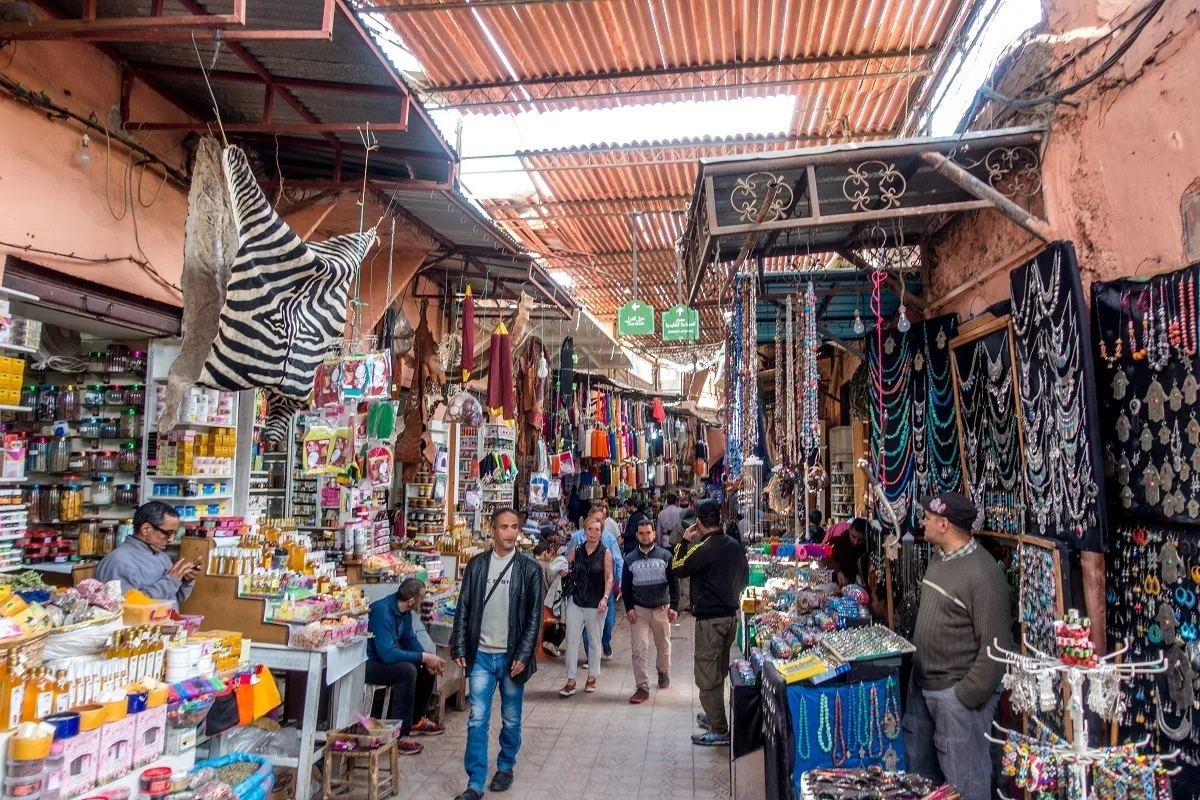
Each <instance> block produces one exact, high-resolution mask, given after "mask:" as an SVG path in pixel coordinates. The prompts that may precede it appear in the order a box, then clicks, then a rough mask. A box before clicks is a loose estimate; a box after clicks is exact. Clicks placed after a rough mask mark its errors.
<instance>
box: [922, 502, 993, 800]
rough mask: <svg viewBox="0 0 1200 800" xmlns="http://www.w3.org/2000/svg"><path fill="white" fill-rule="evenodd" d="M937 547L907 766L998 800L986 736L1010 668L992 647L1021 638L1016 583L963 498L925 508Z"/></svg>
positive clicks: (925, 596)
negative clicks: (978, 536) (1016, 630)
mask: <svg viewBox="0 0 1200 800" xmlns="http://www.w3.org/2000/svg"><path fill="white" fill-rule="evenodd" d="M921 507H922V508H923V509H924V511H925V539H926V540H927V541H928V542H929V543H930V544H931V545H933V546H934V551H933V555H932V556H931V557H930V560H929V567H928V569H927V570H926V571H925V578H924V580H923V581H922V587H921V607H920V610H919V611H918V612H917V626H916V630H915V632H914V634H913V640H914V644H916V646H917V652H916V654H915V656H914V657H913V679H912V683H911V684H910V686H909V693H908V709H907V711H906V712H905V716H904V751H905V755H906V757H907V762H908V769H909V771H911V772H916V773H918V774H920V775H922V776H924V777H926V778H929V779H930V780H933V781H942V780H945V781H948V782H950V783H951V784H953V785H954V786H955V788H957V789H958V791H959V793H960V794H961V795H962V797H963V800H990V798H991V796H992V762H991V749H990V746H989V742H988V740H987V739H986V738H985V737H984V734H986V733H987V732H988V730H989V729H990V728H991V726H992V720H993V718H994V717H995V716H996V705H997V703H998V701H999V699H1000V692H999V689H1000V679H1001V678H1002V677H1003V675H1004V665H1003V664H1001V663H1000V662H998V661H994V660H993V659H991V658H989V657H988V654H987V648H988V647H989V646H992V647H993V648H994V643H995V642H996V641H999V643H1000V646H1002V647H1008V646H1009V643H1010V640H1011V638H1012V611H1011V605H1010V601H1009V586H1008V582H1007V581H1006V580H1005V578H1004V572H1003V571H1002V570H1001V569H1000V565H999V564H997V563H996V560H995V559H994V558H992V556H991V555H989V554H988V552H987V551H986V550H985V549H984V548H983V547H981V546H980V545H979V543H978V542H977V541H976V540H975V538H974V537H973V536H972V535H971V529H972V528H973V527H974V526H975V519H976V515H977V511H976V509H975V505H974V504H973V503H972V502H971V501H970V500H968V499H967V498H965V497H963V496H962V495H961V494H959V493H958V492H943V493H942V494H940V495H938V496H937V497H927V498H925V499H923V500H922V501H921Z"/></svg>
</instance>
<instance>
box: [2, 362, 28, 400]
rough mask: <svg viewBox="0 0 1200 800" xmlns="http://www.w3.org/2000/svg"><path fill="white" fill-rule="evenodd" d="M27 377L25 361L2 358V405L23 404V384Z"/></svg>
mask: <svg viewBox="0 0 1200 800" xmlns="http://www.w3.org/2000/svg"><path fill="white" fill-rule="evenodd" d="M24 377H25V359H23V358H10V357H9V356H0V405H6V406H16V405H20V404H21V382H22V379H23V378H24Z"/></svg>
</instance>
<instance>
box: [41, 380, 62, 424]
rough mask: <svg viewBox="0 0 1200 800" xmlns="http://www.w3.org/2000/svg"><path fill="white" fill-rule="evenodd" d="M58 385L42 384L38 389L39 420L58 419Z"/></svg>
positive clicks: (50, 420) (52, 420) (51, 420)
mask: <svg viewBox="0 0 1200 800" xmlns="http://www.w3.org/2000/svg"><path fill="white" fill-rule="evenodd" d="M57 413H58V387H56V386H42V387H40V388H39V389H38V411H37V418H38V421H39V422H54V420H56V419H58V417H57V416H56V415H57Z"/></svg>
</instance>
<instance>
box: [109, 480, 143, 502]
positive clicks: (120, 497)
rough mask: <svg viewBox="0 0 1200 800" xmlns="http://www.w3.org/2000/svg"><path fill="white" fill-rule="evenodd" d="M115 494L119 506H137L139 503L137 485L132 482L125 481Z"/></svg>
mask: <svg viewBox="0 0 1200 800" xmlns="http://www.w3.org/2000/svg"><path fill="white" fill-rule="evenodd" d="M115 496H116V501H117V505H119V506H136V505H137V504H138V500H137V487H136V486H134V485H133V484H132V483H125V484H122V485H120V486H118V487H117V489H116V493H115Z"/></svg>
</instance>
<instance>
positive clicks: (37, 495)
mask: <svg viewBox="0 0 1200 800" xmlns="http://www.w3.org/2000/svg"><path fill="white" fill-rule="evenodd" d="M25 506H26V509H25V510H26V512H27V513H28V514H29V517H28V519H29V521H30V522H41V521H42V487H40V486H38V485H37V484H36V483H34V484H30V485H29V486H26V487H25Z"/></svg>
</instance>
